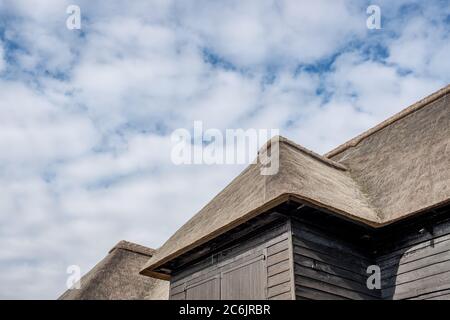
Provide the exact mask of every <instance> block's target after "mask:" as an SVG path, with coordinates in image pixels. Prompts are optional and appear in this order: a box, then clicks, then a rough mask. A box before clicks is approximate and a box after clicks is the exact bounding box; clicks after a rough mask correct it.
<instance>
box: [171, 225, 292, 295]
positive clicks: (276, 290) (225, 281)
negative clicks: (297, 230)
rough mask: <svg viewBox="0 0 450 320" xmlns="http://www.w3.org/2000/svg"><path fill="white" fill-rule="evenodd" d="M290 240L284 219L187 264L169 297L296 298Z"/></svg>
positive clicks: (177, 278) (180, 270)
mask: <svg viewBox="0 0 450 320" xmlns="http://www.w3.org/2000/svg"><path fill="white" fill-rule="evenodd" d="M291 243H292V242H291V239H290V232H289V223H288V221H285V222H283V223H281V224H278V225H275V226H273V227H271V228H269V229H267V230H264V231H263V232H260V233H258V234H257V235H255V236H253V237H251V238H248V239H246V240H242V241H239V243H237V244H235V245H233V246H231V247H228V248H225V249H223V250H220V251H219V252H216V253H215V254H214V255H210V256H208V257H205V258H203V259H201V260H200V261H198V262H196V263H195V264H192V265H188V266H184V267H182V268H180V269H179V270H178V271H177V272H176V273H175V274H174V276H173V277H172V280H171V284H170V299H193V300H196V299H294V291H293V271H292V268H291V266H292V264H293V263H292V246H290V244H291Z"/></svg>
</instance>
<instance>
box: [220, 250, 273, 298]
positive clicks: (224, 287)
mask: <svg viewBox="0 0 450 320" xmlns="http://www.w3.org/2000/svg"><path fill="white" fill-rule="evenodd" d="M266 279H267V277H266V267H265V261H264V256H260V257H258V258H256V259H254V260H252V261H248V262H245V263H242V264H240V265H237V266H233V267H231V268H230V269H228V270H226V271H223V272H222V274H221V282H220V283H221V299H223V300H263V299H266Z"/></svg>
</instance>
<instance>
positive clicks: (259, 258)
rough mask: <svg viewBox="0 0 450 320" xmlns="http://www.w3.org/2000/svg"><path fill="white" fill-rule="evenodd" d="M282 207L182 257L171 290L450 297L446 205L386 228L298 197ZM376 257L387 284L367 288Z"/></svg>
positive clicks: (191, 295)
mask: <svg viewBox="0 0 450 320" xmlns="http://www.w3.org/2000/svg"><path fill="white" fill-rule="evenodd" d="M278 209H279V211H278V212H275V213H273V215H270V214H269V215H267V216H266V218H265V219H269V218H270V219H269V220H264V221H266V222H264V223H263V224H261V225H264V227H259V226H258V228H255V226H256V224H254V222H252V221H250V222H248V224H247V226H246V227H245V228H250V229H251V232H250V233H247V232H246V231H245V230H246V229H245V228H243V229H241V230H239V231H234V233H233V232H230V234H229V235H226V237H225V238H222V239H220V241H217V243H218V244H223V245H222V247H220V246H219V247H218V249H217V250H215V251H211V252H210V253H209V254H208V255H207V256H203V257H201V258H199V259H197V260H195V261H194V260H192V261H190V262H188V263H185V264H179V265H178V267H177V268H175V269H173V271H174V272H173V276H172V280H171V286H170V287H171V290H170V298H171V299H314V300H316V299H320V300H322V299H333V300H348V299H352V300H353V299H355V300H366V299H370V300H373V299H374V300H377V299H449V300H450V209H449V207H448V206H447V207H442V208H440V209H435V210H433V211H430V212H428V213H425V214H423V215H421V216H419V217H415V218H412V219H408V220H405V221H401V222H398V223H395V224H393V225H390V226H386V227H383V228H381V229H373V228H370V227H367V226H364V225H361V224H357V223H355V222H353V221H348V220H345V219H342V218H340V217H337V216H335V215H332V214H329V213H326V212H322V211H320V210H317V209H314V208H310V207H306V206H298V204H295V205H294V204H289V205H287V206H284V207H280V208H278ZM280 212H281V214H280ZM280 217H281V218H280ZM261 221H263V220H261ZM250 229H249V230H250ZM236 232H238V233H239V236H237V233H236ZM233 239H234V240H233ZM217 243H216V245H217ZM371 265H377V266H379V267H380V269H381V290H377V289H374V290H370V289H368V288H367V284H366V283H367V279H368V277H369V276H370V275H371V273H367V267H368V266H371Z"/></svg>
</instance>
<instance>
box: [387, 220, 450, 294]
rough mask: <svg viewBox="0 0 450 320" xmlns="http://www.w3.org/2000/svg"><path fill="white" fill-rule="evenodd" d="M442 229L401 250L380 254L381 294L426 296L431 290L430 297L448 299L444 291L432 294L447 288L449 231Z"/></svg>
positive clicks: (449, 259) (449, 246)
mask: <svg viewBox="0 0 450 320" xmlns="http://www.w3.org/2000/svg"><path fill="white" fill-rule="evenodd" d="M443 225H444V224H441V226H443ZM447 228H449V229H450V225H447ZM441 231H442V232H441V233H440V234H441V236H436V237H435V238H433V239H428V240H425V241H422V242H420V243H418V242H417V241H413V244H412V245H410V246H409V247H405V248H404V249H403V254H399V253H396V254H395V255H393V254H389V255H388V257H386V256H382V257H380V266H381V267H382V288H383V298H385V299H411V298H416V297H417V298H418V299H426V297H427V295H428V294H432V296H431V297H430V298H434V299H437V298H439V299H449V297H448V295H447V294H443V295H433V293H434V292H435V291H445V290H450V235H449V234H446V233H445V232H444V231H445V230H444V229H441Z"/></svg>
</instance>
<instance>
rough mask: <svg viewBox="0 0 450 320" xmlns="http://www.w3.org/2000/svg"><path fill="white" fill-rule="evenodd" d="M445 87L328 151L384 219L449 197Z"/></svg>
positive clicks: (449, 112)
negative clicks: (350, 140)
mask: <svg viewBox="0 0 450 320" xmlns="http://www.w3.org/2000/svg"><path fill="white" fill-rule="evenodd" d="M449 88H450V87H449V86H447V87H446V88H444V89H443V90H441V91H439V92H438V93H437V94H435V95H434V96H430V97H428V98H427V99H426V100H424V101H421V102H419V103H418V104H416V105H413V106H412V107H410V108H409V109H406V110H405V111H403V113H401V114H400V115H401V116H402V117H401V118H399V119H398V120H397V119H391V120H390V122H389V123H387V125H385V126H384V127H382V128H381V129H380V130H377V131H375V132H374V133H371V134H370V135H368V136H366V137H364V138H363V139H360V140H359V141H354V142H353V143H352V144H349V145H347V146H345V145H344V147H341V150H338V151H337V152H334V156H332V159H333V160H336V161H338V162H340V163H342V164H344V165H345V166H347V167H348V168H349V169H350V173H351V176H352V178H353V179H354V180H355V181H357V183H358V184H359V185H362V186H363V188H364V190H365V192H366V193H367V194H368V197H369V201H370V203H371V204H372V205H373V206H374V207H376V208H377V209H378V211H379V214H380V218H381V221H382V222H383V223H388V222H392V221H393V220H397V219H399V218H403V217H405V216H408V215H410V214H413V213H415V212H418V211H421V210H423V209H425V208H429V207H433V206H435V205H437V204H440V203H444V202H446V201H448V200H449V199H450V100H449V96H448V95H449V93H448V92H449V91H450V90H449ZM436 97H437V98H436ZM397 117H398V116H397ZM352 145H353V146H352Z"/></svg>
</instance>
